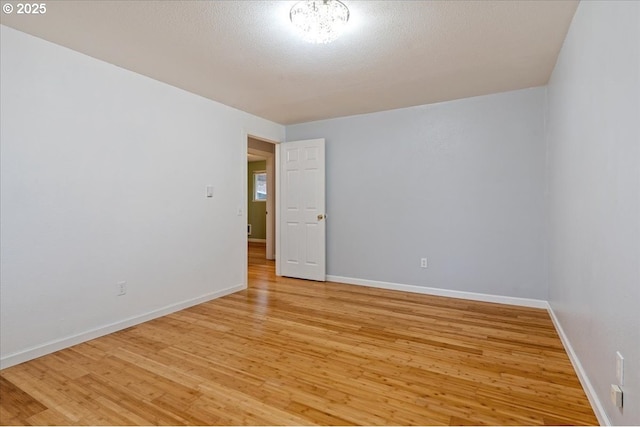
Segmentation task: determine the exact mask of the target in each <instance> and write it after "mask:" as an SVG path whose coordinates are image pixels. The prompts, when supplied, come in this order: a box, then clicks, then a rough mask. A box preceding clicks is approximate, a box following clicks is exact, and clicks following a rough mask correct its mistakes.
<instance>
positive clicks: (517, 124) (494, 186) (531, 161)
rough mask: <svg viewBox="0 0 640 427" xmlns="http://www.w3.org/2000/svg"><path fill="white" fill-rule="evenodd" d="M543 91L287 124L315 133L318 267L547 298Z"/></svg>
mask: <svg viewBox="0 0 640 427" xmlns="http://www.w3.org/2000/svg"><path fill="white" fill-rule="evenodd" d="M544 101H545V89H544V88H534V89H526V90H521V91H514V92H508V93H501V94H496V95H489V96H481V97H476V98H469V99H463V100H458V101H452V102H445V103H440V104H434V105H425V106H419V107H412V108H405V109H400V110H393V111H386V112H381V113H373V114H365V115H359V116H352V117H344V118H338V119H331V120H324V121H318V122H311V123H304V124H298V125H292V126H287V129H286V133H287V140H289V141H292V140H300V139H310V138H326V144H327V146H326V150H327V182H326V185H327V213H328V218H327V269H328V274H329V275H332V276H338V277H341V278H345V277H346V278H355V279H366V280H374V281H382V282H390V283H393V284H400V285H414V286H418V287H433V288H439V289H446V290H453V291H462V292H474V293H482V294H490V295H501V296H509V297H519V298H533V299H542V300H546V299H547V270H546V266H547V258H546V252H545V251H546V248H545V242H546V224H545V213H546V209H547V205H546V200H545V144H544ZM422 257H427V259H428V268H427V269H421V268H420V258H422Z"/></svg>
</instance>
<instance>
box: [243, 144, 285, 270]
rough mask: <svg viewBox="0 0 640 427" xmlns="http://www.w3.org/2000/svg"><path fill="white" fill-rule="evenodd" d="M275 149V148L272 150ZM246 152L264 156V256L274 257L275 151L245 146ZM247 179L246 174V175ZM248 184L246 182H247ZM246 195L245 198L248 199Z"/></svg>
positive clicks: (270, 258) (275, 210)
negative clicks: (265, 214)
mask: <svg viewBox="0 0 640 427" xmlns="http://www.w3.org/2000/svg"><path fill="white" fill-rule="evenodd" d="M250 137H251V138H253V139H256V138H255V137H253V136H250ZM265 142H267V141H265ZM274 151H275V150H274ZM247 153H249V154H255V155H258V156H261V157H264V158H266V171H265V172H266V173H267V189H268V191H267V200H266V211H267V216H266V218H265V226H266V231H267V234H266V240H267V244H266V257H267V259H268V260H273V259H275V231H276V230H277V228H276V224H275V221H276V218H275V213H276V212H277V208H276V206H275V197H274V194H275V195H277V194H278V190H277V188H276V186H275V170H274V169H275V153H270V152H268V151H262V150H256V149H254V148H247ZM247 179H248V175H247ZM247 184H248V183H247ZM248 196H249V195H247V199H248ZM248 212H249V207H248V206H247V214H248Z"/></svg>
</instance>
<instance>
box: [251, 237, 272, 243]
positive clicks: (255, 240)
mask: <svg viewBox="0 0 640 427" xmlns="http://www.w3.org/2000/svg"><path fill="white" fill-rule="evenodd" d="M247 241H249V242H251V243H267V239H253V238H249V239H247Z"/></svg>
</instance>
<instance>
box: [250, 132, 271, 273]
mask: <svg viewBox="0 0 640 427" xmlns="http://www.w3.org/2000/svg"><path fill="white" fill-rule="evenodd" d="M275 151H276V150H275V143H274V142H271V141H268V140H264V139H262V138H258V137H254V136H251V135H248V136H247V187H248V188H247V196H248V197H247V244H248V252H249V256H250V259H249V263H250V264H251V263H255V262H256V261H257V260H259V259H264V260H270V261H272V260H274V259H275V256H276V250H275V244H276V242H275V240H276V239H275V236H276V203H275V200H276V185H275V184H276V182H275Z"/></svg>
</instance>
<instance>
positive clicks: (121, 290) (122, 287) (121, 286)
mask: <svg viewBox="0 0 640 427" xmlns="http://www.w3.org/2000/svg"><path fill="white" fill-rule="evenodd" d="M126 294H127V282H118V296H119V297H121V296H122V295H126Z"/></svg>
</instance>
